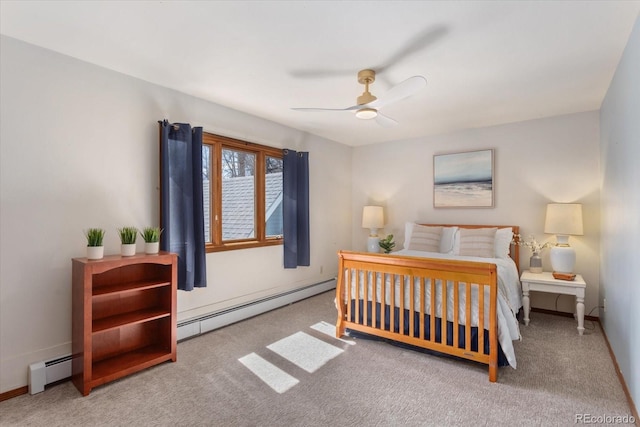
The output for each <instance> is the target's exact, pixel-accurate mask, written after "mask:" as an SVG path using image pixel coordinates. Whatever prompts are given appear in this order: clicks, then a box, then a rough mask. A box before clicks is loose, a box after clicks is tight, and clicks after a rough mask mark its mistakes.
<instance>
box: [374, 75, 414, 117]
mask: <svg viewBox="0 0 640 427" xmlns="http://www.w3.org/2000/svg"><path fill="white" fill-rule="evenodd" d="M426 85H427V79H425V78H424V77H422V76H413V77H409V78H408V79H407V80H405V81H403V82H401V83H398V84H397V85H395V86H394V87H392V88H391V89H389V90H388V91H387V92H386V93H383V94H382V95H381V96H379V97H378V99H376V100H375V101H373V102H370V103H368V104H367V107H371V108H376V109H377V108H381V107H383V106H385V105H387V104H391V103H392V102H396V101H400V100H401V99H404V98H407V97H409V96H411V95H413V94H414V93H416V92H418V91H419V90H420V89H422V88H423V87H425V86H426Z"/></svg>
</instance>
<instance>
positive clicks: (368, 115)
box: [356, 108, 378, 120]
mask: <svg viewBox="0 0 640 427" xmlns="http://www.w3.org/2000/svg"><path fill="white" fill-rule="evenodd" d="M377 115H378V112H377V111H376V110H375V109H373V108H361V109H359V110H358V111H356V117H357V118H359V119H362V120H370V119H374V118H375V117H376V116H377Z"/></svg>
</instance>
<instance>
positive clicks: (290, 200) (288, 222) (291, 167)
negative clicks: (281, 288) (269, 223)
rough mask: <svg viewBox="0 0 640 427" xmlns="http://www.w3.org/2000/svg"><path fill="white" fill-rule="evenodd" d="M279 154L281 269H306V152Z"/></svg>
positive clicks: (307, 244)
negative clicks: (281, 235)
mask: <svg viewBox="0 0 640 427" xmlns="http://www.w3.org/2000/svg"><path fill="white" fill-rule="evenodd" d="M283 154H284V157H283V162H282V163H283V165H282V167H283V171H282V192H283V196H284V197H283V200H282V207H283V222H284V223H283V233H284V268H296V267H297V266H309V265H310V263H311V261H310V259H311V256H310V249H309V153H306V152H299V153H297V152H295V151H293V150H288V149H287V150H284V152H283Z"/></svg>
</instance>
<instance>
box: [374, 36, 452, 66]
mask: <svg viewBox="0 0 640 427" xmlns="http://www.w3.org/2000/svg"><path fill="white" fill-rule="evenodd" d="M448 32H449V29H448V28H447V27H446V26H444V25H436V26H434V27H430V28H425V29H424V30H422V31H421V32H419V33H418V34H416V35H414V36H413V37H412V38H411V39H409V40H408V41H407V43H406V44H405V45H404V46H403V47H402V48H401V49H399V50H398V51H397V52H395V53H394V54H393V55H391V56H390V57H389V58H387V60H386V61H385V62H384V63H383V64H378V66H377V67H375V68H374V70H376V72H378V73H383V72H384V71H386V70H387V69H388V68H389V67H392V66H393V65H394V64H396V63H398V62H401V61H402V60H404V59H405V58H407V57H409V56H411V55H414V54H416V53H418V52H420V51H421V50H423V49H425V48H427V47H428V46H429V45H431V44H434V43H435V42H436V41H438V39H440V38H442V37H443V36H445V35H446V34H447V33H448Z"/></svg>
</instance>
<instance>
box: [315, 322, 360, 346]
mask: <svg viewBox="0 0 640 427" xmlns="http://www.w3.org/2000/svg"><path fill="white" fill-rule="evenodd" d="M311 329H315V330H316V331H318V332H322V333H323V334H325V335H329V336H330V337H331V338H334V339H337V340H340V341H342V342H343V343H346V344H349V345H355V344H356V342H355V341H348V340H345V339H342V338H336V326H335V325H332V324H331V323H327V322H325V321H322V322H319V323H316V324H315V325H311Z"/></svg>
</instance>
